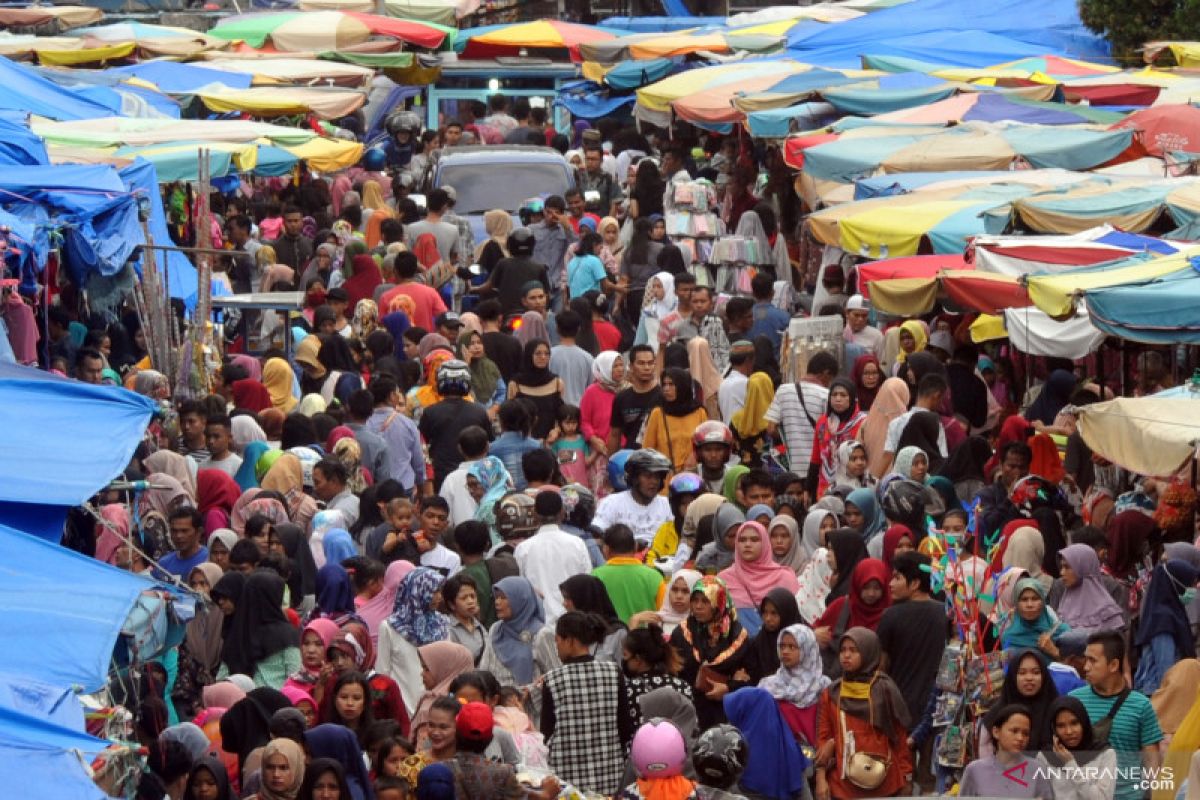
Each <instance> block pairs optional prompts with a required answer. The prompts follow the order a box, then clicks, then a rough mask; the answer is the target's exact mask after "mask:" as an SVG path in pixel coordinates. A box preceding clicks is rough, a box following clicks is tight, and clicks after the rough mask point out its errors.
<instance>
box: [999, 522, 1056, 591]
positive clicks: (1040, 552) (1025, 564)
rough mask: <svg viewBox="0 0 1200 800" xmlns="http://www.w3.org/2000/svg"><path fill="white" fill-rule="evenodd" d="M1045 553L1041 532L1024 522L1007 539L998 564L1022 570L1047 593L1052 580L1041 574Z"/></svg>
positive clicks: (1005, 567)
mask: <svg viewBox="0 0 1200 800" xmlns="http://www.w3.org/2000/svg"><path fill="white" fill-rule="evenodd" d="M1045 553H1046V544H1045V541H1044V540H1043V539H1042V534H1041V532H1040V531H1038V529H1037V528H1034V527H1032V526H1030V525H1029V524H1028V521H1026V523H1025V524H1024V525H1021V526H1020V527H1018V528H1017V529H1016V530H1015V531H1013V533H1012V534H1011V535H1010V536H1009V537H1008V540H1007V546H1006V547H1005V548H1004V555H1003V556H1002V557H1001V559H1000V564H1001V566H1002V567H1003V568H1004V569H1008V568H1010V567H1016V568H1017V569H1020V570H1024V571H1025V572H1026V573H1027V574H1028V575H1029V577H1030V578H1033V579H1034V580H1036V581H1037V582H1038V583H1040V584H1041V585H1042V587H1043V589H1044V590H1045V592H1049V591H1050V587H1051V586H1052V585H1053V584H1054V579H1053V578H1051V577H1050V576H1049V575H1047V574H1046V573H1044V572H1042V562H1043V560H1045Z"/></svg>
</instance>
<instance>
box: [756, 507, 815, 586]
mask: <svg viewBox="0 0 1200 800" xmlns="http://www.w3.org/2000/svg"><path fill="white" fill-rule="evenodd" d="M767 537H768V539H769V540H770V542H771V556H772V557H773V558H774V559H775V563H776V564H779V565H780V566H782V567H786V568H787V569H788V570H790V571H791V573H792V574H793V575H798V574H800V570H802V569H804V565H805V564H807V563H808V559H809V557H810V556H809V554H808V553H807V552H806V551H805V549H804V542H803V540H802V539H801V537H800V525H799V523H797V522H796V518H795V517H792V516H788V515H787V514H780V515H778V516H775V517H772V518H771V521H770V522H769V523H767Z"/></svg>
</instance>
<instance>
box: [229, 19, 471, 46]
mask: <svg viewBox="0 0 1200 800" xmlns="http://www.w3.org/2000/svg"><path fill="white" fill-rule="evenodd" d="M209 34H210V35H211V36H215V37H217V38H220V39H225V40H228V41H243V42H246V43H247V44H248V45H250V46H251V47H256V48H261V47H263V46H264V45H266V44H267V42H268V41H269V42H270V43H271V45H272V46H273V47H274V48H275V49H276V50H280V51H285V52H309V51H311V52H323V51H326V50H340V49H342V48H344V47H350V46H352V45H357V44H362V43H363V42H366V41H368V40H369V39H372V38H385V39H395V40H398V41H400V42H404V43H405V44H409V45H415V46H417V47H428V48H435V47H440V46H441V45H442V43H443V42H445V41H446V39H447V36H448V35H449V34H448V33H447V31H446V29H445V28H442V27H439V26H436V25H432V24H430V23H425V22H410V21H408V20H401V19H392V18H390V17H381V16H377V15H375V14H362V13H359V12H357V11H308V12H306V11H288V12H283V13H274V12H268V13H263V14H243V15H241V16H237V17H230V18H228V19H226V20H224V21H222V22H221V24H220V25H217V26H216V27H215V28H213V29H212V30H210V31H209Z"/></svg>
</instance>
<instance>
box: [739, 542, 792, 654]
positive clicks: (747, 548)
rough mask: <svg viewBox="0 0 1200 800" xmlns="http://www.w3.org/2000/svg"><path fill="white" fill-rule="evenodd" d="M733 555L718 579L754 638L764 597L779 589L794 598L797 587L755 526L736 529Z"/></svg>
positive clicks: (789, 571)
mask: <svg viewBox="0 0 1200 800" xmlns="http://www.w3.org/2000/svg"><path fill="white" fill-rule="evenodd" d="M733 552H734V556H733V565H732V566H730V567H729V568H728V569H725V570H722V571H721V573H720V577H721V579H722V580H723V581H725V586H726V588H727V589H728V591H729V595H730V597H732V598H733V604H734V607H735V608H736V609H737V611H738V616H739V618H741V619H742V624H743V626H744V627H745V628H746V630H747V632H748V633H749V634H750V635H754V634H756V633H757V632H758V629H759V627H761V625H762V619H761V618H759V617H758V609H759V604H760V603H762V602H763V600H765V599H766V597H767V593H768V592H769V591H771V589H773V588H776V587H778V588H782V589H784V590H785V591H786V592H787V593H788V594H789V595H794V594H795V593H796V591H797V590H798V589H799V588H800V586H799V584H798V583H797V582H796V573H795V572H794V571H792V570H791V569H789V568H787V567H785V566H782V565H780V564H777V563H775V558H774V556H773V554H772V552H771V541H770V538H769V537H768V536H767V531H766V529H765V528H763V526H762V525H760V524H758V523H757V522H746V523H744V524H742V526H741V527H740V528H738V532H737V538H736V540H735V542H734V551H733ZM776 630H778V628H777V629H776ZM772 644H773V643H772Z"/></svg>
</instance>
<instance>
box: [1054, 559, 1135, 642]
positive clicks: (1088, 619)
mask: <svg viewBox="0 0 1200 800" xmlns="http://www.w3.org/2000/svg"><path fill="white" fill-rule="evenodd" d="M1058 555H1059V558H1061V559H1062V562H1063V563H1064V564H1066V565H1067V566H1069V567H1070V568H1071V571H1072V572H1074V573H1075V577H1076V578H1078V580H1079V583H1078V584H1076V585H1075V586H1073V587H1071V588H1068V589H1067V590H1066V591H1064V592H1063V596H1062V600H1060V601H1059V602H1058V616H1059V617H1060V618H1061V619H1062V620H1063V622H1066V623H1067V624H1068V625H1070V626H1071V627H1072V628H1081V629H1083V630H1120V629H1121V628H1124V627H1125V616H1124V614H1122V613H1121V607H1120V606H1118V605H1117V603H1116V601H1115V600H1113V599H1112V595H1110V594H1109V593H1108V590H1107V589H1105V588H1104V584H1103V583H1101V582H1100V557H1099V556H1097V555H1096V551H1095V550H1093V549H1092V548H1091V546H1090V545H1086V544H1073V545H1071V546H1069V547H1064V548H1063V549H1062V550H1061V551H1059V554H1058Z"/></svg>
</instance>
